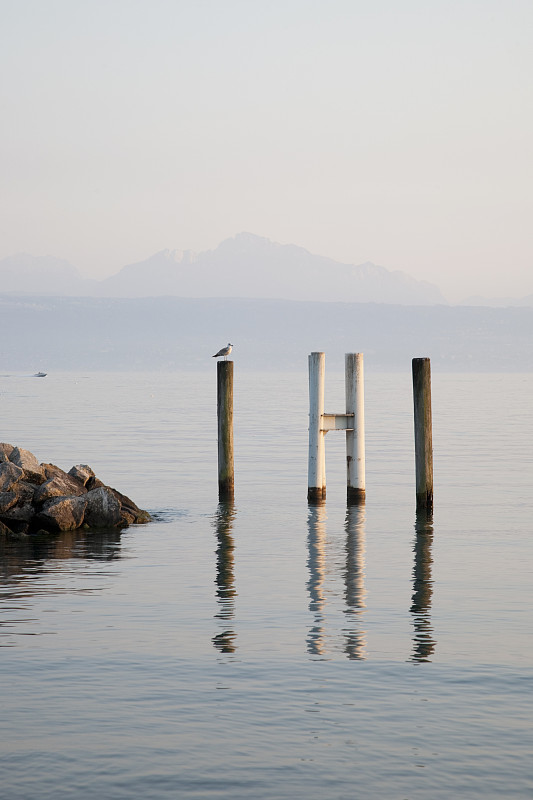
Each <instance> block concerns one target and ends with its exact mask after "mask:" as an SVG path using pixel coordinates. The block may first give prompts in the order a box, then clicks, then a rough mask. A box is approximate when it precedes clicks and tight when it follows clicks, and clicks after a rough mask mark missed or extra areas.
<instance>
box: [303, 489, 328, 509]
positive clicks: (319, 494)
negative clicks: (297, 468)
mask: <svg viewBox="0 0 533 800" xmlns="http://www.w3.org/2000/svg"><path fill="white" fill-rule="evenodd" d="M325 499H326V489H325V488H322V487H319V486H309V487H308V489H307V502H308V503H311V504H317V505H320V504H321V503H323V502H324V500H325Z"/></svg>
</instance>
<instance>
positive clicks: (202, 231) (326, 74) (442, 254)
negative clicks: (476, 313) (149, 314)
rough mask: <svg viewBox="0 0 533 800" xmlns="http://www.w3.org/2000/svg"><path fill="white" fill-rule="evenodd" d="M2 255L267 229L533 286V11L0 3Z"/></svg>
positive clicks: (323, 248) (486, 282) (508, 292)
mask: <svg viewBox="0 0 533 800" xmlns="http://www.w3.org/2000/svg"><path fill="white" fill-rule="evenodd" d="M0 19H1V26H0V59H1V62H2V82H1V88H0V102H1V109H2V123H1V125H0V159H1V181H0V258H3V257H4V256H7V255H12V254H14V253H17V252H27V253H32V254H33V255H48V254H49V255H54V256H57V257H60V258H65V259H67V260H68V261H70V262H71V263H72V264H74V266H76V267H77V268H78V269H79V270H80V271H81V272H82V273H83V274H84V275H86V276H91V277H105V276H107V275H110V274H113V273H115V272H117V271H118V270H119V269H120V268H121V267H122V266H124V265H125V264H127V263H131V262H134V261H140V260H142V259H144V258H146V257H148V256H150V255H152V254H153V253H155V252H156V251H158V250H162V249H164V248H170V249H174V248H177V249H192V250H195V251H201V250H206V249H210V248H214V247H216V246H217V245H218V244H219V242H220V241H222V240H223V239H225V238H228V237H230V236H233V235H235V234H236V233H239V232H241V231H249V232H251V233H255V234H258V235H260V236H267V237H268V238H270V239H273V240H275V241H278V242H281V243H294V244H297V245H300V246H302V247H305V248H307V249H308V250H310V251H311V252H313V253H317V254H320V255H325V256H329V257H331V258H335V259H337V260H339V261H343V262H347V263H353V264H359V263H361V262H363V261H367V260H368V261H373V262H374V263H376V264H380V265H382V266H385V267H387V268H388V269H401V270H404V271H406V272H408V273H410V274H411V275H412V276H413V277H416V278H423V279H426V280H429V281H432V282H434V283H437V284H438V285H439V286H440V288H441V289H442V291H443V292H444V294H445V295H446V296H447V297H448V298H449V299H451V300H452V301H453V300H455V299H460V298H462V297H465V296H466V295H469V294H472V293H480V294H484V295H486V296H492V295H493V296H520V295H525V294H528V293H531V292H533V243H532V234H531V227H532V219H533V213H532V211H533V199H532V186H533V169H532V156H531V147H532V142H533V103H532V88H531V87H532V75H533V47H532V42H533V3H532V2H531V0H498V1H497V2H495V1H494V0H446V1H445V0H433V1H432V0H401V2H400V0H398V1H397V2H393V0H372V2H369V0H365V2H361V1H360V0H320V1H317V0H268V2H266V0H263V2H256V0H105V1H103V0H0Z"/></svg>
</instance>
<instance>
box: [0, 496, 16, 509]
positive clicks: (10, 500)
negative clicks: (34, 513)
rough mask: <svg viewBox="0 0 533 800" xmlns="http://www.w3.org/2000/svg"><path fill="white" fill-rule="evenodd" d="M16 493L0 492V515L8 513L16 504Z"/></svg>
mask: <svg viewBox="0 0 533 800" xmlns="http://www.w3.org/2000/svg"><path fill="white" fill-rule="evenodd" d="M17 497H18V496H17V493H16V492H0V513H3V512H4V511H9V509H10V508H12V507H13V506H14V505H15V503H16V502H17Z"/></svg>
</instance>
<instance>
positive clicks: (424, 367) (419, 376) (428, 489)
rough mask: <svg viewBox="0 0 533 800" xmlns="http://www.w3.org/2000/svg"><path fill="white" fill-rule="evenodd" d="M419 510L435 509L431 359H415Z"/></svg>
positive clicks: (416, 459) (414, 389)
mask: <svg viewBox="0 0 533 800" xmlns="http://www.w3.org/2000/svg"><path fill="white" fill-rule="evenodd" d="M413 401H414V414H415V465H416V507H417V510H422V509H426V510H427V511H429V512H431V511H432V509H433V441H432V428H431V366H430V360H429V358H413Z"/></svg>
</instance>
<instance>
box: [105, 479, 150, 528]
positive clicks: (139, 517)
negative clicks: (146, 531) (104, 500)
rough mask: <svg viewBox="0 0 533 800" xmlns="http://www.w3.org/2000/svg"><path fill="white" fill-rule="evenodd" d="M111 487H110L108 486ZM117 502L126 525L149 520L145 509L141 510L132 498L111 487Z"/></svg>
mask: <svg viewBox="0 0 533 800" xmlns="http://www.w3.org/2000/svg"><path fill="white" fill-rule="evenodd" d="M110 488H111V487H110ZM111 491H112V492H113V494H114V495H115V497H116V498H117V500H118V502H119V503H120V513H121V515H122V519H123V521H124V523H125V524H126V525H133V524H134V523H136V522H137V523H139V522H149V521H150V519H151V517H150V514H149V513H148V512H147V511H143V510H142V509H141V508H139V506H138V505H136V504H135V503H134V502H133V500H132V499H131V498H129V497H127V496H126V495H125V494H122V492H119V491H118V490H117V489H111Z"/></svg>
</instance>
